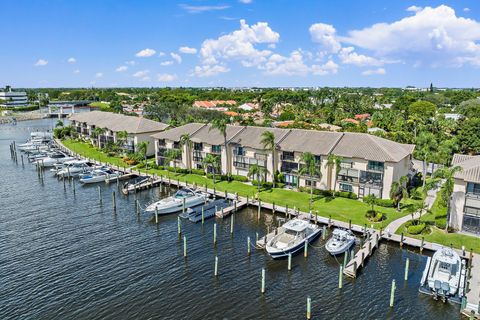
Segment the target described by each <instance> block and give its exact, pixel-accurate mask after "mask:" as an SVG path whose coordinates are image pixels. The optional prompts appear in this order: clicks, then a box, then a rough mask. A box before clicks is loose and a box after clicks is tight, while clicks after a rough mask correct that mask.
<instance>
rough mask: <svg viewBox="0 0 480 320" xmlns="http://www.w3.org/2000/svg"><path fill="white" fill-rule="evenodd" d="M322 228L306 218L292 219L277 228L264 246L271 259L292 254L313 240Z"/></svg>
mask: <svg viewBox="0 0 480 320" xmlns="http://www.w3.org/2000/svg"><path fill="white" fill-rule="evenodd" d="M321 232H322V230H321V229H320V228H319V227H318V226H317V225H315V224H313V223H310V222H308V221H306V220H300V219H292V220H290V221H287V222H286V223H284V224H283V225H282V226H281V227H280V228H278V233H277V235H274V236H273V238H271V239H270V240H268V242H267V244H266V246H265V248H266V250H267V252H268V253H269V254H270V256H271V257H272V258H273V259H277V258H282V257H286V256H288V255H289V254H290V253H291V254H294V253H296V252H298V251H299V250H301V249H303V248H304V247H305V244H306V243H307V242H308V243H310V242H312V241H313V240H315V239H316V238H317V237H318V236H319V235H320V233H321Z"/></svg>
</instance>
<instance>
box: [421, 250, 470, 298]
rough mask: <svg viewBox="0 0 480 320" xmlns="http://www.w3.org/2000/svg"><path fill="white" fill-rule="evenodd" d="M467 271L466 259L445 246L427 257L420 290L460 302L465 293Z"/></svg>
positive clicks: (436, 296)
mask: <svg viewBox="0 0 480 320" xmlns="http://www.w3.org/2000/svg"><path fill="white" fill-rule="evenodd" d="M465 273H466V268H465V261H463V260H462V259H461V258H460V256H459V255H458V253H457V252H455V250H453V249H450V248H446V247H443V248H441V249H439V250H437V251H435V253H434V254H433V256H432V258H430V257H429V258H428V259H427V265H426V266H425V270H424V271H423V276H422V280H421V288H420V292H423V293H427V294H432V295H433V296H434V297H435V299H437V298H438V297H441V298H442V300H443V301H444V302H445V301H446V300H452V301H454V302H459V301H461V298H462V297H463V295H464V285H465Z"/></svg>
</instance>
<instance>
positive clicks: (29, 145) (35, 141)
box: [16, 138, 50, 151]
mask: <svg viewBox="0 0 480 320" xmlns="http://www.w3.org/2000/svg"><path fill="white" fill-rule="evenodd" d="M49 142H50V140H49V139H44V138H32V139H30V140H28V141H27V142H26V143H21V144H18V145H17V146H16V147H17V148H18V149H19V150H21V151H29V150H35V149H37V148H38V147H39V146H42V145H46V144H47V143H49Z"/></svg>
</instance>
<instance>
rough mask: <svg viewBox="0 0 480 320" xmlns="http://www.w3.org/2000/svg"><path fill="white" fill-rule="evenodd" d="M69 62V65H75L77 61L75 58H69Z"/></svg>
mask: <svg viewBox="0 0 480 320" xmlns="http://www.w3.org/2000/svg"><path fill="white" fill-rule="evenodd" d="M67 62H68V63H75V62H77V59H75V58H74V57H70V58H68V60H67Z"/></svg>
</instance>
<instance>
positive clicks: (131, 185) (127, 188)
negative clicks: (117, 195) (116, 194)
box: [122, 176, 150, 195]
mask: <svg viewBox="0 0 480 320" xmlns="http://www.w3.org/2000/svg"><path fill="white" fill-rule="evenodd" d="M149 179H150V178H149V177H144V176H140V177H136V178H135V179H133V181H127V182H125V183H124V184H123V188H122V193H123V194H125V195H128V194H129V193H130V192H135V190H136V189H137V188H138V187H139V186H141V185H142V184H144V183H146V182H148V180H149Z"/></svg>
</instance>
